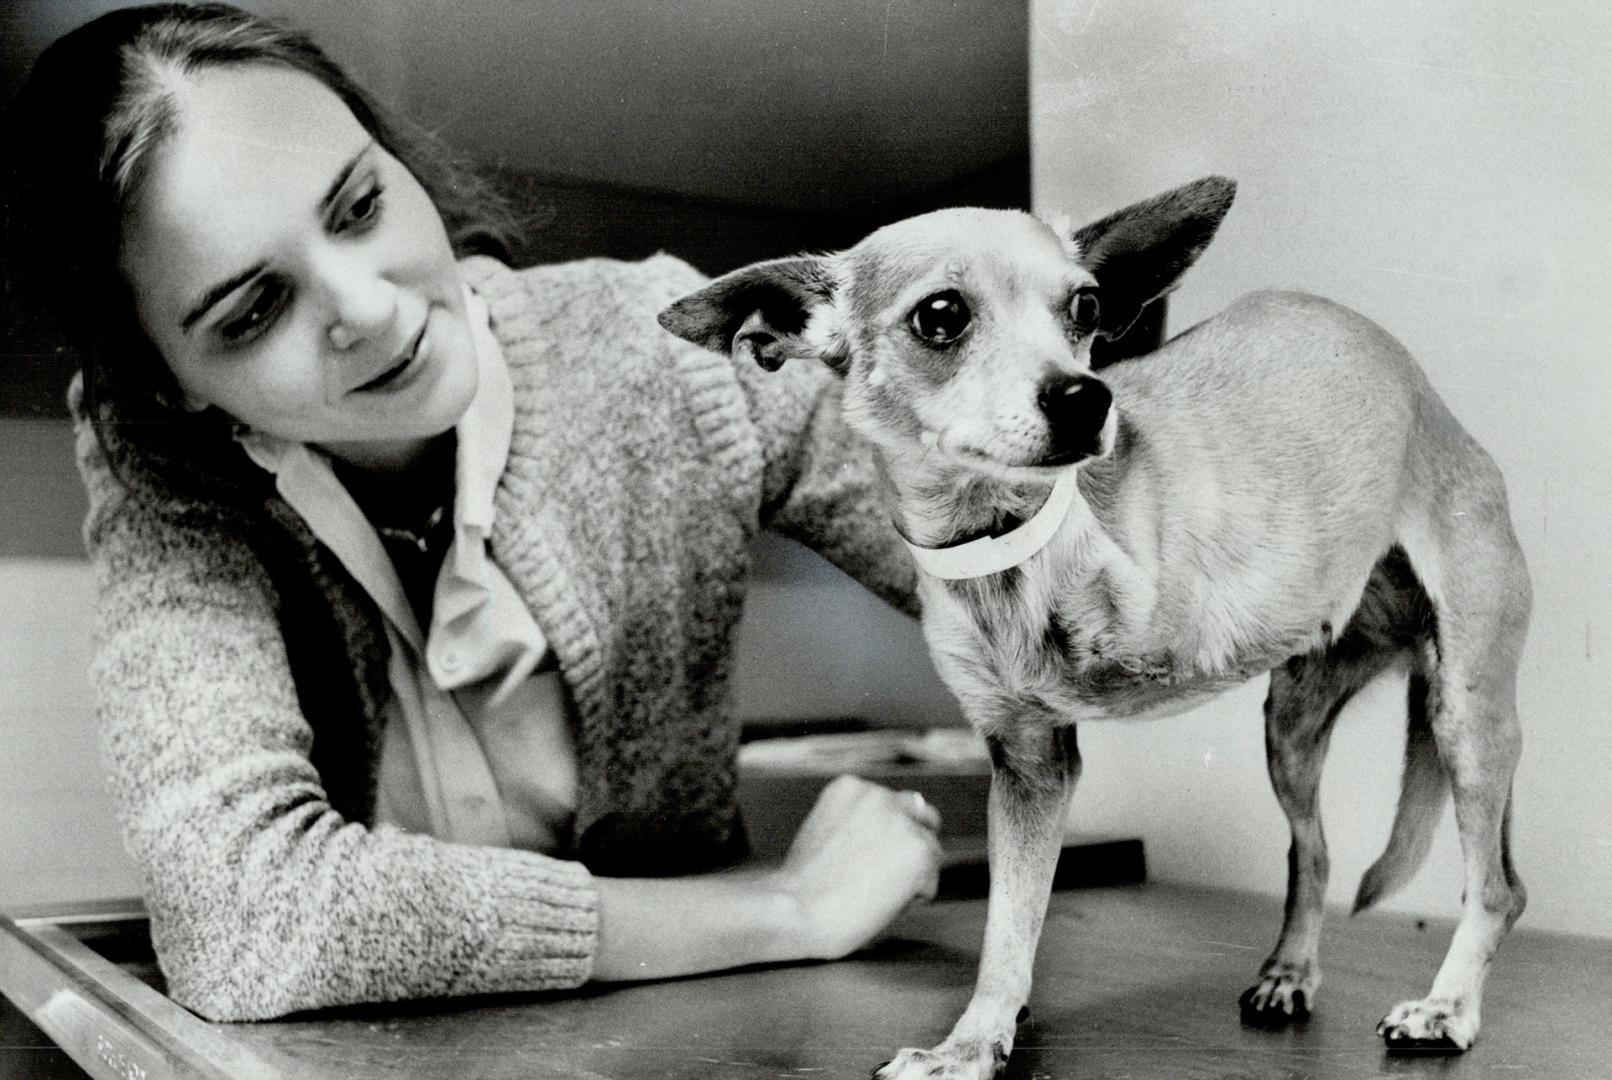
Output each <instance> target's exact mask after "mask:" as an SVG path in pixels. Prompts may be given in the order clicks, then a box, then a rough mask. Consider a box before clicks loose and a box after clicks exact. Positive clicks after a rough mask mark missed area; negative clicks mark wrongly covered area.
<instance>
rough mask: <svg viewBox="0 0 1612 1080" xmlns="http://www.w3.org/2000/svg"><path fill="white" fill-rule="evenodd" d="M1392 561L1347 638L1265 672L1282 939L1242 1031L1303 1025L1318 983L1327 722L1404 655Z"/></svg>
mask: <svg viewBox="0 0 1612 1080" xmlns="http://www.w3.org/2000/svg"><path fill="white" fill-rule="evenodd" d="M1396 554H1397V553H1391V554H1390V555H1389V556H1388V557H1386V558H1385V559H1384V560H1383V561H1382V562H1381V563H1380V564H1379V565H1378V567H1377V568H1376V570H1375V571H1374V572H1373V574H1372V576H1371V578H1370V580H1369V581H1368V583H1367V586H1366V590H1365V594H1364V596H1363V598H1362V600H1361V604H1360V607H1359V609H1358V610H1357V612H1356V614H1355V616H1354V617H1353V619H1351V621H1350V623H1349V625H1348V627H1347V628H1346V629H1345V631H1344V633H1343V634H1342V635H1341V636H1340V637H1339V638H1338V639H1337V640H1336V641H1334V642H1332V643H1331V644H1330V645H1329V646H1328V647H1327V648H1325V649H1324V650H1320V651H1317V652H1314V653H1309V654H1307V655H1304V656H1296V657H1294V658H1293V659H1292V660H1290V661H1288V662H1287V664H1285V665H1284V666H1282V667H1280V668H1277V669H1276V670H1275V671H1272V672H1271V687H1270V693H1269V695H1268V696H1267V697H1266V699H1265V757H1266V763H1267V765H1268V766H1269V769H1270V776H1271V786H1272V787H1273V788H1274V789H1275V790H1276V799H1277V801H1278V802H1279V803H1281V805H1282V810H1283V812H1284V813H1285V814H1286V815H1287V820H1288V825H1289V826H1290V828H1291V829H1292V834H1293V836H1292V843H1291V845H1290V846H1289V848H1288V852H1287V907H1286V910H1285V913H1284V916H1283V921H1282V933H1281V937H1280V938H1278V939H1277V942H1276V948H1275V949H1274V950H1272V952H1271V955H1270V957H1269V958H1268V959H1267V960H1266V961H1265V963H1264V965H1263V966H1261V967H1260V970H1259V982H1257V983H1256V984H1254V985H1253V986H1251V987H1249V988H1248V989H1247V990H1246V991H1244V992H1243V995H1242V997H1241V998H1240V999H1239V1001H1238V1004H1239V1006H1240V1008H1241V1010H1242V1016H1243V1021H1244V1023H1247V1024H1251V1025H1254V1026H1258V1027H1279V1026H1281V1025H1284V1024H1287V1023H1290V1022H1294V1021H1302V1020H1305V1019H1307V1018H1308V1017H1309V1015H1310V1009H1311V1007H1312V1006H1313V1005H1314V1004H1315V992H1316V989H1317V988H1318V987H1319V986H1320V985H1321V967H1320V963H1319V960H1318V952H1319V948H1320V941H1321V921H1322V914H1323V904H1324V902H1325V900H1326V891H1327V870H1328V866H1327V842H1326V835H1325V833H1324V832H1323V830H1322V827H1321V815H1320V788H1321V766H1322V764H1323V762H1324V760H1325V758H1326V751H1327V743H1328V741H1329V740H1330V738H1331V735H1332V726H1333V723H1334V722H1335V721H1336V720H1337V718H1338V713H1339V712H1340V711H1342V709H1343V707H1344V705H1346V704H1348V702H1349V700H1350V699H1351V698H1352V697H1354V695H1355V692H1356V691H1358V690H1359V689H1360V688H1361V687H1363V686H1365V685H1366V684H1367V683H1368V682H1370V681H1371V680H1372V679H1373V678H1375V677H1376V676H1377V675H1378V674H1379V673H1381V672H1382V671H1383V670H1385V669H1386V668H1388V667H1389V666H1391V665H1392V664H1393V663H1394V662H1395V661H1396V660H1397V659H1398V658H1400V657H1402V656H1403V655H1405V646H1406V645H1407V644H1408V643H1409V641H1410V638H1409V636H1408V631H1407V629H1406V627H1405V625H1404V624H1405V621H1406V620H1405V608H1406V607H1407V603H1408V601H1407V597H1406V596H1405V595H1404V590H1405V582H1404V581H1403V580H1402V578H1403V575H1401V574H1400V573H1398V566H1397V563H1396V561H1395V556H1396Z"/></svg>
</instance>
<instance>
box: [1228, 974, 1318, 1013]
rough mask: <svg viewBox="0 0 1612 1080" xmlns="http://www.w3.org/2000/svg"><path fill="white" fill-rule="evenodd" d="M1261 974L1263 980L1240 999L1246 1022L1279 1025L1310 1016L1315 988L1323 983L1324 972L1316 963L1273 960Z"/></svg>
mask: <svg viewBox="0 0 1612 1080" xmlns="http://www.w3.org/2000/svg"><path fill="white" fill-rule="evenodd" d="M1259 976H1260V977H1259V982H1258V983H1257V984H1256V985H1254V986H1250V987H1249V988H1248V989H1247V990H1244V991H1243V996H1242V997H1240V998H1238V999H1237V1005H1238V1007H1239V1008H1240V1009H1241V1010H1242V1014H1243V1023H1245V1024H1247V1025H1249V1026H1250V1027H1261V1028H1279V1027H1285V1026H1286V1025H1288V1024H1302V1023H1304V1021H1306V1020H1308V1019H1309V1018H1310V1008H1311V1006H1313V1005H1314V1004H1315V992H1316V990H1317V989H1318V988H1319V987H1320V986H1321V972H1320V970H1319V969H1318V968H1317V967H1316V966H1315V965H1314V964H1310V963H1298V964H1294V963H1290V962H1288V961H1271V962H1269V963H1267V964H1266V965H1265V967H1264V968H1263V969H1261V971H1260V973H1259Z"/></svg>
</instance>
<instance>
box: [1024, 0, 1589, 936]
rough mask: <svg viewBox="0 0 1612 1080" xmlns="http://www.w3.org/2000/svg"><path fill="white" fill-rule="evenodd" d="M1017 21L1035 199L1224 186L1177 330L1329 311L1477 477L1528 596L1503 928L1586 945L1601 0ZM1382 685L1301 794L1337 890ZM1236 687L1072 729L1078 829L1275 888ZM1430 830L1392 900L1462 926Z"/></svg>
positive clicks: (1362, 826)
mask: <svg viewBox="0 0 1612 1080" xmlns="http://www.w3.org/2000/svg"><path fill="white" fill-rule="evenodd" d="M1031 25H1032V33H1031V39H1030V55H1031V103H1032V104H1031V113H1032V124H1031V131H1032V161H1033V163H1034V168H1033V199H1034V203H1035V205H1036V206H1037V208H1038V209H1039V210H1041V211H1042V212H1053V211H1057V210H1068V211H1071V212H1074V213H1076V214H1077V216H1096V215H1097V214H1099V213H1102V212H1106V211H1107V210H1110V209H1113V208H1115V207H1118V206H1121V205H1123V204H1125V203H1128V202H1131V201H1134V200H1136V199H1138V198H1142V197H1145V196H1146V195H1149V194H1151V193H1153V192H1156V191H1161V190H1163V189H1165V188H1168V187H1170V186H1173V185H1175V184H1178V183H1182V182H1185V181H1187V180H1190V179H1193V178H1195V177H1198V176H1201V175H1204V174H1207V173H1214V172H1219V173H1225V174H1227V175H1230V176H1233V177H1235V178H1236V179H1237V180H1238V181H1239V184H1240V188H1239V191H1238V197H1237V202H1236V204H1235V206H1233V208H1232V211H1231V213H1230V215H1229V216H1228V217H1227V219H1226V222H1225V224H1224V226H1223V227H1222V228H1221V231H1220V233H1219V236H1218V238H1217V239H1216V240H1215V242H1214V243H1213V244H1212V245H1211V246H1210V248H1209V250H1208V252H1207V254H1206V255H1205V257H1204V258H1203V260H1202V261H1201V262H1200V263H1199V265H1198V268H1197V269H1195V270H1194V271H1192V272H1191V273H1190V274H1189V275H1188V276H1187V278H1186V281H1185V284H1184V285H1183V286H1182V288H1181V289H1180V290H1179V291H1178V292H1177V293H1176V294H1175V296H1174V297H1173V298H1172V301H1171V325H1172V328H1173V329H1175V330H1181V329H1185V328H1186V327H1187V326H1189V325H1191V324H1192V323H1193V322H1195V321H1197V320H1199V319H1201V318H1203V317H1205V316H1207V315H1209V314H1211V313H1212V312H1214V311H1216V310H1217V309H1219V308H1221V307H1222V306H1224V305H1225V304H1226V303H1227V302H1229V301H1230V300H1232V299H1233V298H1234V297H1236V296H1237V295H1239V294H1241V293H1243V292H1245V291H1247V290H1249V289H1253V288H1256V287H1260V286H1265V285H1278V286H1287V287H1294V288H1300V289H1306V290H1309V291H1313V292H1317V293H1322V294H1324V295H1327V296H1330V297H1332V298H1334V299H1336V300H1339V301H1342V302H1343V303H1345V304H1348V305H1350V306H1351V307H1354V308H1356V309H1357V310H1359V311H1362V312H1364V313H1366V314H1367V315H1369V316H1371V317H1372V318H1373V319H1375V320H1377V321H1378V322H1379V323H1381V324H1382V325H1383V326H1384V327H1386V328H1388V330H1389V331H1391V332H1392V333H1393V334H1395V335H1396V336H1397V337H1398V338H1399V339H1400V340H1401V341H1403V342H1404V343H1405V344H1406V346H1407V347H1409V349H1410V350H1411V352H1412V353H1413V354H1414V355H1416V356H1417V357H1418V358H1419V359H1420V360H1421V362H1422V364H1423V365H1424V366H1425V367H1426V368H1427V370H1428V372H1429V374H1430V375H1431V377H1432V380H1433V382H1434V384H1435V385H1436V386H1437V387H1438V389H1439V392H1440V393H1441V394H1442V395H1443V397H1444V398H1445V400H1446V401H1447V402H1448V403H1449V405H1450V406H1451V408H1452V409H1453V410H1454V411H1455V413H1456V415H1457V416H1459V417H1460V418H1461V420H1462V422H1463V423H1464V424H1465V425H1466V426H1467V428H1468V429H1469V430H1470V431H1471V432H1472V433H1473V434H1474V435H1475V436H1476V437H1477V438H1478V439H1479V441H1480V442H1482V443H1483V444H1484V445H1485V446H1486V447H1487V448H1488V449H1489V450H1490V452H1491V453H1492V454H1493V455H1494V457H1495V458H1496V459H1497V460H1498V461H1499V463H1500V466H1501V468H1502V469H1503V470H1504V472H1505V474H1506V477H1507V481H1508V484H1509V488H1510V493H1511V499H1512V506H1513V513H1514V516H1515V519H1516V525H1517V529H1518V532H1519V534H1520V536H1521V540H1522V544H1523V546H1524V548H1525V549H1526V552H1527V554H1528V558H1529V560H1530V566H1531V569H1532V573H1533V577H1534V583H1535V589H1536V602H1535V613H1534V619H1533V626H1532V631H1531V634H1530V638H1529V647H1528V651H1527V655H1526V657H1525V660H1524V666H1523V672H1522V686H1521V712H1522V719H1523V725H1524V740H1525V741H1524V749H1523V760H1522V764H1521V767H1520V770H1519V773H1518V777H1517V782H1516V825H1515V833H1514V846H1515V853H1516V859H1517V865H1518V868H1519V872H1520V873H1521V874H1522V876H1523V878H1524V880H1525V881H1526V883H1527V884H1528V885H1529V888H1530V903H1529V909H1528V914H1527V915H1526V916H1525V919H1526V922H1527V925H1530V926H1539V927H1553V928H1557V929H1564V930H1580V931H1589V932H1593V933H1597V934H1602V935H1605V934H1612V904H1609V903H1608V902H1607V897H1608V896H1609V895H1612V833H1609V832H1608V829H1607V824H1608V822H1609V821H1612V782H1609V781H1612V717H1609V715H1608V701H1609V700H1612V677H1609V665H1608V662H1607V661H1608V650H1609V647H1612V641H1609V631H1612V624H1609V622H1608V615H1609V614H1612V558H1609V553H1608V549H1607V546H1606V544H1607V538H1608V537H1609V536H1612V466H1609V454H1612V433H1609V429H1608V418H1609V417H1612V364H1609V362H1608V361H1609V359H1612V358H1609V356H1608V352H1609V350H1608V346H1607V344H1606V343H1607V342H1608V341H1609V340H1612V305H1609V304H1608V297H1609V296H1612V260H1609V253H1612V228H1609V226H1612V185H1609V183H1608V179H1607V177H1608V171H1609V167H1612V152H1609V144H1608V141H1607V132H1608V131H1612V108H1609V102H1612V96H1609V94H1608V89H1609V86H1608V84H1609V76H1612V65H1609V63H1608V60H1607V56H1608V52H1607V46H1608V43H1609V42H1612V14H1609V12H1608V9H1607V7H1606V6H1605V5H1604V4H1601V3H1599V2H1598V0H1551V2H1549V3H1544V4H1531V5H1515V4H1510V3H1504V2H1500V0H1448V2H1421V0H1419V2H1414V3H1404V2H1401V0H1364V2H1359V3H1353V4H1347V5H1339V4H1329V3H1319V2H1301V3H1289V4H1270V3H1265V2H1257V0H1222V2H1220V3H1216V4H1213V5H1209V4H1179V3H1174V2H1171V0H1133V2H1132V3H1129V4H1124V5H1120V4H1103V3H1099V2H1097V0H1036V2H1035V3H1033V4H1032V15H1031ZM1081 212H1085V213H1084V214H1082V213H1081ZM1402 687H1403V684H1402V680H1401V681H1400V683H1398V684H1392V683H1389V684H1380V685H1379V686H1377V687H1376V688H1374V690H1373V691H1372V692H1370V693H1368V694H1367V695H1365V697H1363V698H1362V699H1360V700H1358V701H1357V702H1356V703H1355V704H1354V706H1352V707H1351V709H1350V710H1349V713H1348V714H1347V715H1346V716H1345V718H1344V719H1343V721H1342V722H1341V723H1340V725H1339V728H1338V732H1337V735H1336V737H1335V739H1334V744H1333V750H1332V754H1331V758H1330V761H1329V766H1328V772H1327V774H1326V779H1325V781H1324V784H1323V788H1322V800H1323V808H1324V813H1325V817H1326V824H1327V829H1328V834H1329V838H1330V840H1331V848H1332V853H1333V865H1334V871H1333V881H1332V893H1331V895H1332V898H1333V899H1335V900H1337V901H1339V902H1342V903H1347V902H1348V901H1349V900H1351V899H1352V898H1353V891H1354V888H1355V885H1356V883H1357V882H1358V880H1359V876H1360V874H1361V873H1362V872H1363V871H1364V870H1365V868H1366V867H1367V866H1368V865H1369V864H1370V863H1371V861H1372V860H1373V859H1374V858H1375V857H1376V856H1377V854H1378V853H1379V852H1380V850H1381V848H1382V845H1383V843H1384V841H1385V840H1386V838H1387V834H1388V825H1389V822H1390V821H1391V819H1392V810H1393V801H1394V797H1395V793H1396V791H1397V785H1398V769H1399V758H1400V749H1401V747H1402V746H1403V719H1402V717H1403V707H1402V693H1403V688H1402ZM1263 693H1264V687H1263V685H1262V684H1261V685H1250V686H1248V687H1245V688H1244V689H1243V691H1241V692H1239V693H1236V694H1233V695H1231V696H1230V697H1227V698H1225V699H1222V700H1220V701H1218V702H1216V703H1214V704H1213V705H1212V706H1210V707H1208V708H1204V709H1201V710H1199V711H1198V712H1196V713H1195V714H1193V715H1191V716H1187V717H1183V718H1181V719H1179V720H1172V721H1165V722H1160V723H1155V724H1148V725H1138V726H1109V727H1098V726H1088V728H1087V729H1086V730H1085V731H1084V732H1083V733H1082V736H1081V739H1082V743H1083V746H1084V750H1085V758H1086V771H1085V774H1084V779H1083V780H1082V787H1081V789H1080V791H1079V793H1078V794H1077V796H1076V801H1077V806H1076V811H1075V814H1076V818H1077V819H1078V820H1079V821H1080V822H1081V823H1082V824H1084V825H1087V826H1090V827H1096V828H1104V829H1107V828H1115V829H1117V828H1138V827H1139V828H1140V829H1141V831H1142V834H1143V836H1144V838H1145V840H1146V842H1147V849H1148V858H1149V863H1150V867H1151V869H1152V870H1153V871H1154V873H1155V875H1156V876H1158V877H1163V878H1177V879H1186V880H1195V881H1208V882H1220V883H1226V884H1236V885H1243V886H1254V887H1258V888H1261V889H1264V890H1267V891H1271V892H1278V893H1279V892H1280V891H1281V889H1282V883H1283V877H1284V874H1285V869H1284V853H1285V851H1286V847H1287V832H1286V828H1285V825H1284V823H1283V819H1282V815H1281V812H1280V810H1279V809H1278V807H1277V805H1276V802H1275V799H1274V797H1273V796H1272V795H1271V794H1270V789H1269V785H1268V784H1267V782H1266V780H1265V775H1264V769H1263V749H1262V746H1261V738H1262V732H1261V722H1260V704H1261V701H1262V699H1263ZM1452 818H1453V815H1450V814H1448V813H1447V814H1446V815H1445V821H1444V826H1443V830H1442V832H1441V833H1440V835H1439V837H1438V840H1437V843H1436V846H1435V849H1434V854H1433V857H1432V859H1431V860H1430V861H1429V865H1428V866H1426V867H1425V868H1424V870H1423V872H1422V873H1421V875H1420V876H1419V877H1418V878H1417V879H1416V880H1415V881H1414V882H1413V883H1412V885H1411V886H1410V888H1409V889H1408V890H1407V891H1406V892H1405V893H1404V894H1402V895H1401V896H1400V897H1399V898H1398V899H1396V900H1395V901H1394V902H1393V906H1395V907H1398V908H1401V909H1405V910H1416V911H1431V912H1441V913H1453V912H1454V911H1456V910H1457V909H1458V903H1459V897H1460V881H1461V878H1460V871H1459V850H1458V843H1457V840H1456V837H1455V835H1454V827H1453V822H1452Z"/></svg>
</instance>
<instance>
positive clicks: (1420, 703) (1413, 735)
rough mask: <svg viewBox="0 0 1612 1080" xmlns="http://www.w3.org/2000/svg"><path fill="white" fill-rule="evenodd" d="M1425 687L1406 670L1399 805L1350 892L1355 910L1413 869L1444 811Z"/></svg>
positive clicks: (1444, 783) (1444, 786)
mask: <svg viewBox="0 0 1612 1080" xmlns="http://www.w3.org/2000/svg"><path fill="white" fill-rule="evenodd" d="M1428 692H1429V687H1428V684H1427V680H1426V678H1424V677H1423V676H1422V675H1421V674H1419V673H1412V675H1411V677H1410V688H1409V694H1408V697H1409V699H1410V701H1409V704H1410V727H1409V729H1408V730H1407V731H1406V733H1405V773H1404V777H1403V778H1402V780H1401V781H1400V789H1399V809H1398V810H1397V811H1395V813H1394V827H1393V830H1392V831H1391V832H1390V833H1389V835H1388V847H1387V849H1386V850H1384V851H1383V853H1382V855H1381V856H1379V857H1378V859H1377V861H1376V862H1374V863H1372V864H1371V869H1369V870H1367V871H1366V874H1365V877H1363V878H1361V879H1360V889H1359V891H1358V892H1356V893H1355V907H1354V910H1355V913H1356V914H1358V913H1360V912H1362V911H1364V910H1366V909H1367V908H1369V907H1371V906H1372V905H1373V904H1375V903H1377V901H1379V900H1381V899H1383V898H1384V897H1386V896H1388V895H1389V894H1390V893H1392V892H1394V891H1395V890H1397V889H1398V888H1399V887H1400V886H1402V885H1404V884H1405V882H1407V881H1409V880H1410V878H1411V875H1412V874H1414V873H1416V871H1417V868H1419V867H1420V866H1421V865H1422V860H1424V859H1426V858H1427V852H1428V849H1429V848H1431V847H1432V846H1433V832H1434V830H1435V829H1437V828H1438V823H1439V818H1440V817H1441V816H1442V815H1443V813H1444V802H1445V799H1446V798H1447V797H1448V794H1449V790H1450V783H1449V777H1448V776H1447V775H1446V774H1445V772H1444V763H1443V762H1442V761H1440V760H1439V756H1438V746H1437V744H1435V743H1434V741H1433V729H1432V727H1431V726H1430V725H1429V724H1428V700H1427V695H1428Z"/></svg>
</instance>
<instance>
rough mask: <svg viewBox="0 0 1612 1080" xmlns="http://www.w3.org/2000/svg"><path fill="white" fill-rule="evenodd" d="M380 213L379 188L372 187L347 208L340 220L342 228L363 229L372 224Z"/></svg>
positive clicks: (377, 185)
mask: <svg viewBox="0 0 1612 1080" xmlns="http://www.w3.org/2000/svg"><path fill="white" fill-rule="evenodd" d="M380 212H381V186H380V185H379V184H376V185H373V186H372V187H370V188H369V189H368V190H366V191H365V192H364V193H363V194H362V195H360V196H358V198H356V199H354V200H353V201H352V205H350V206H348V207H347V214H346V216H345V217H344V218H343V220H342V223H341V224H342V226H343V227H344V228H349V229H350V228H363V227H364V226H366V225H369V224H370V223H372V222H373V221H374V220H375V218H376V217H377V216H379V215H380Z"/></svg>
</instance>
